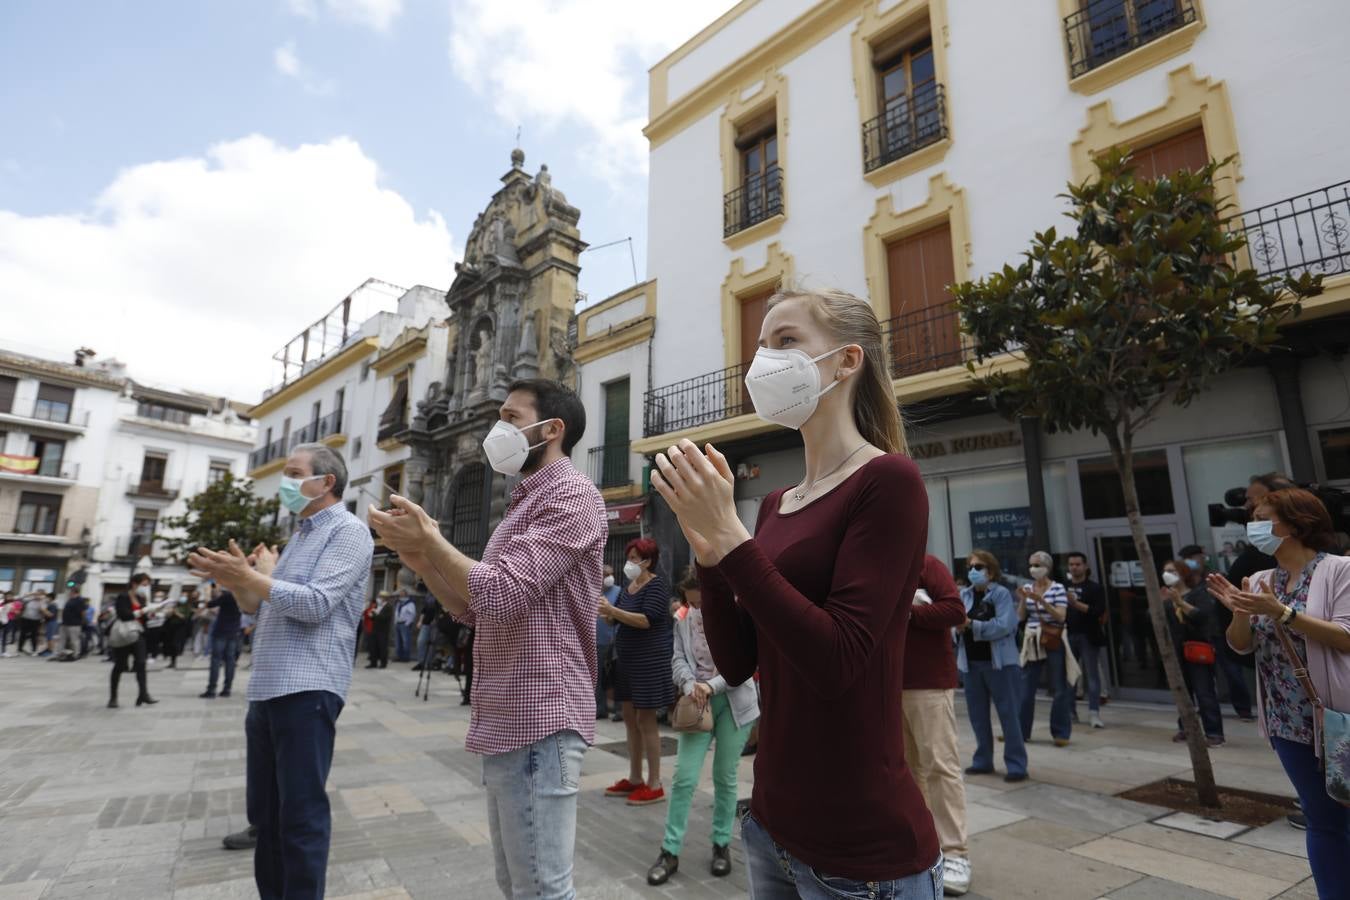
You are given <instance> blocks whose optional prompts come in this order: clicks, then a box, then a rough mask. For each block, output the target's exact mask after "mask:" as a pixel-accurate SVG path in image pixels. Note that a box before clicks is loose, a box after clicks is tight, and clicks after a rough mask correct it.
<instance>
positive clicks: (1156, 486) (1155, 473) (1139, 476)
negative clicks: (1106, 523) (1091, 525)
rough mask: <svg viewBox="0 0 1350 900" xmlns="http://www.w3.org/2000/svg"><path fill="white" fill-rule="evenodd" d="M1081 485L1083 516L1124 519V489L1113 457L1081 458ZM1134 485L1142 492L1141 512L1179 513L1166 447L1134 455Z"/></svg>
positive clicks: (1147, 514)
mask: <svg viewBox="0 0 1350 900" xmlns="http://www.w3.org/2000/svg"><path fill="white" fill-rule="evenodd" d="M1078 486H1079V488H1080V489H1081V491H1082V494H1083V518H1085V519H1123V518H1125V492H1124V490H1122V489H1121V486H1120V476H1119V475H1118V474H1116V464H1115V463H1114V462H1113V461H1112V459H1111V457H1109V456H1098V457H1095V458H1092V459H1083V460H1079V462H1078ZM1134 486H1135V491H1136V492H1137V493H1138V495H1139V512H1140V514H1141V515H1145V516H1167V515H1171V514H1172V513H1174V512H1176V505H1175V504H1174V503H1173V502H1172V476H1171V473H1170V472H1169V470H1168V468H1167V451H1166V450H1143V451H1138V452H1136V453H1135V454H1134Z"/></svg>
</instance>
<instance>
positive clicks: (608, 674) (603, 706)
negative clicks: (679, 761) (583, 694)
mask: <svg viewBox="0 0 1350 900" xmlns="http://www.w3.org/2000/svg"><path fill="white" fill-rule="evenodd" d="M602 584H603V589H602V590H601V592H600V599H601V600H603V601H604V602H605V603H608V604H610V605H611V606H612V605H613V604H614V603H615V602H616V601H617V600H618V599H619V586H618V585H617V584H615V583H614V567H613V566H608V565H607V566H605V580H604V581H603V582H602ZM601 605H602V606H603V604H601ZM616 628H617V625H616V624H615V623H614V621H613V620H611V619H610V618H608V617H607V616H604V615H600V614H597V615H596V617H595V659H596V679H595V719H596V721H597V722H598V721H600V720H601V719H607V718H609V700H610V695H611V694H612V693H613V687H614V675H615V667H616V666H617V662H616V661H615V660H614V658H613V655H614V633H615V629H616ZM615 704H616V705H615V709H614V721H616V722H617V721H620V720H621V719H622V718H623V717H622V715H621V714H620V713H619V710H618V705H617V704H618V701H617V700H616V701H615Z"/></svg>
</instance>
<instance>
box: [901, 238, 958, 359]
mask: <svg viewBox="0 0 1350 900" xmlns="http://www.w3.org/2000/svg"><path fill="white" fill-rule="evenodd" d="M886 266H887V278H888V280H889V285H890V304H891V319H892V320H891V332H890V351H891V366H892V368H893V369H894V372H895V376H896V377H897V378H900V377H903V376H905V375H912V374H914V373H916V372H927V371H932V370H933V369H939V368H943V367H944V366H948V365H956V364H957V363H959V362H960V357H961V337H960V332H959V330H958V323H957V318H956V315H955V313H954V310H953V307H952V299H951V293H950V292H949V286H950V285H951V283H952V282H953V281H955V280H956V270H955V267H954V266H953V264H952V235H951V227H950V226H949V225H948V224H947V223H946V222H944V223H943V224H941V225H939V226H937V227H936V228H930V229H928V230H927V231H922V232H919V233H918V234H913V235H909V236H908V237H904V238H901V239H899V240H897V241H894V242H892V243H890V244H888V245H887V247H886Z"/></svg>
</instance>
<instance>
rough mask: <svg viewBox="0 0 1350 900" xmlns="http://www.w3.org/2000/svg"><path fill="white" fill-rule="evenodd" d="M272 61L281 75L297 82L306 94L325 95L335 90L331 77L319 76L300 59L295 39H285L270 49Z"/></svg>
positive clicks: (334, 83) (329, 94)
mask: <svg viewBox="0 0 1350 900" xmlns="http://www.w3.org/2000/svg"><path fill="white" fill-rule="evenodd" d="M272 62H273V64H274V65H275V66H276V67H277V71H278V72H280V73H281V74H282V75H285V76H286V77H287V78H294V79H295V80H296V81H297V82H299V84H300V87H302V88H303V89H304V91H305V93H307V94H315V95H317V96H320V97H327V96H331V95H332V94H334V93H336V91H337V84H336V82H334V81H333V80H332V79H331V78H320V77H319V76H318V75H317V74H316V73H315V72H314V70H313V69H311V68H310V67H309V66H307V65H305V64H304V63H302V62H301V61H300V56H299V54H298V53H296V50H295V41H287V42H286V43H284V44H282V45H281V46H280V47H278V48H277V49H276V50H274V51H272Z"/></svg>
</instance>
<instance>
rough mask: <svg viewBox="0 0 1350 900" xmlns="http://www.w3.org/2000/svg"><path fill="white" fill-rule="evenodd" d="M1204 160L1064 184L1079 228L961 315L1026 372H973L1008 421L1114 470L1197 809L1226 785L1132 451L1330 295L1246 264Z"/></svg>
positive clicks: (1040, 246) (965, 291) (988, 352)
mask: <svg viewBox="0 0 1350 900" xmlns="http://www.w3.org/2000/svg"><path fill="white" fill-rule="evenodd" d="M1222 165H1223V163H1220V162H1211V163H1210V164H1209V165H1208V166H1206V167H1204V168H1203V169H1201V170H1199V171H1196V172H1178V173H1176V174H1175V175H1171V176H1168V177H1163V178H1158V179H1149V178H1142V177H1136V175H1135V173H1134V170H1133V166H1132V164H1131V163H1130V159H1129V155H1128V152H1127V151H1123V150H1116V151H1112V152H1110V153H1108V154H1106V155H1105V156H1104V157H1103V158H1102V159H1100V160H1099V161H1098V162H1097V170H1098V172H1097V177H1095V178H1092V179H1089V180H1087V181H1085V182H1084V183H1083V184H1080V185H1070V186H1069V193H1068V194H1067V195H1065V196H1066V197H1067V199H1068V200H1069V202H1070V206H1071V209H1070V211H1069V212H1068V213H1067V215H1068V217H1069V218H1070V219H1072V220H1073V222H1074V224H1075V226H1076V228H1075V229H1074V232H1073V234H1072V235H1067V236H1064V237H1061V236H1059V234H1057V233H1056V231H1055V229H1054V228H1050V229H1049V230H1047V231H1045V232H1042V233H1039V234H1037V235H1036V236H1035V237H1034V239H1033V240H1032V242H1031V248H1030V250H1028V251H1027V252H1026V253H1025V259H1024V260H1023V261H1022V263H1021V264H1020V265H1018V266H1016V267H1014V266H1011V265H1005V266H1004V267H1003V269H1002V271H1000V272H996V273H994V274H992V275H990V276H988V277H987V278H985V279H983V280H981V281H979V282H968V283H965V284H961V285H958V286H957V287H956V288H955V289H954V291H955V295H956V305H957V309H958V310H959V312H960V314H961V317H962V321H963V324H964V328H965V330H966V331H967V332H968V334H969V335H970V337H971V339H972V340H973V344H974V351H975V356H976V359H977V360H978V361H980V362H981V363H983V362H984V361H986V360H988V359H990V358H991V357H996V356H1003V355H1011V357H1012V358H1013V359H1014V360H1018V361H1020V362H1021V363H1023V365H1020V366H1007V367H1004V366H1000V367H999V369H998V370H986V371H985V372H984V374H982V375H981V374H979V372H978V370H977V369H976V367H975V364H974V363H970V364H968V368H969V369H970V372H971V374H972V375H973V376H975V380H976V383H977V385H978V386H979V388H980V389H982V390H983V391H985V392H987V393H988V395H989V397H990V399H991V400H992V401H993V402H994V404H995V406H996V407H997V408H998V409H999V410H1000V411H1001V412H1002V413H1004V414H1005V415H1008V416H1036V417H1039V418H1040V419H1041V421H1042V422H1043V423H1044V425H1045V428H1046V429H1047V430H1048V431H1051V432H1054V431H1059V430H1080V429H1084V428H1086V429H1089V430H1090V431H1092V433H1094V434H1099V435H1103V436H1105V438H1106V442H1107V445H1108V446H1109V447H1110V448H1111V458H1112V460H1113V461H1114V463H1115V467H1116V472H1117V473H1118V474H1119V476H1120V483H1121V489H1122V491H1123V493H1124V497H1125V512H1126V515H1127V517H1128V518H1129V522H1130V533H1131V535H1132V536H1133V538H1134V544H1135V548H1136V550H1137V551H1138V554H1139V560H1140V562H1141V564H1142V566H1143V569H1144V577H1145V582H1146V590H1147V593H1148V608H1149V618H1150V619H1151V621H1152V624H1153V633H1154V636H1155V637H1156V638H1157V644H1158V647H1159V648H1160V650H1161V653H1160V655H1161V657H1162V663H1163V671H1164V672H1165V673H1166V676H1167V684H1168V687H1169V688H1170V689H1171V693H1172V697H1173V700H1174V701H1175V702H1176V706H1177V710H1178V712H1179V713H1180V715H1181V720H1182V723H1183V730H1184V731H1185V734H1186V744H1187V747H1188V748H1189V750H1190V756H1191V763H1192V766H1193V769H1194V771H1195V782H1196V787H1197V789H1198V792H1199V799H1200V801H1201V802H1202V803H1203V804H1205V805H1207V806H1218V805H1219V795H1218V789H1217V787H1216V785H1215V782H1214V770H1213V767H1212V765H1211V764H1210V759H1209V750H1208V747H1207V745H1206V743H1205V738H1204V733H1203V732H1202V730H1201V726H1200V722H1199V719H1198V717H1197V715H1196V711H1195V708H1194V706H1193V705H1192V703H1191V700H1190V696H1189V694H1188V693H1187V691H1186V686H1185V681H1184V679H1183V677H1182V672H1181V666H1180V664H1179V663H1178V661H1177V657H1176V653H1175V652H1174V650H1173V646H1172V640H1171V636H1170V634H1169V630H1168V625H1167V620H1166V612H1165V608H1164V606H1163V601H1162V595H1161V591H1160V589H1159V584H1158V568H1157V562H1156V561H1155V560H1154V558H1153V551H1152V549H1151V548H1150V547H1149V543H1148V540H1147V538H1146V536H1145V532H1144V525H1143V522H1142V520H1141V519H1140V514H1139V497H1138V492H1137V491H1136V488H1135V480H1134V465H1133V457H1134V441H1135V437H1136V435H1137V434H1138V433H1139V431H1140V429H1142V428H1143V427H1145V426H1146V425H1147V424H1148V423H1150V422H1151V421H1153V420H1154V418H1155V417H1156V416H1157V415H1158V413H1159V411H1160V410H1161V409H1162V408H1163V406H1164V405H1165V404H1172V405H1175V406H1180V407H1185V406H1187V405H1188V404H1190V402H1191V401H1192V400H1194V399H1195V398H1196V397H1197V396H1198V395H1199V394H1200V393H1201V392H1202V391H1203V390H1205V388H1206V387H1207V386H1208V385H1209V383H1210V382H1211V381H1212V380H1213V379H1214V378H1215V377H1216V376H1218V375H1219V374H1221V373H1223V372H1225V371H1227V370H1229V369H1232V368H1234V367H1236V366H1239V365H1242V364H1243V363H1244V362H1247V361H1249V360H1251V359H1252V358H1253V357H1255V356H1256V355H1258V354H1259V353H1260V352H1261V351H1262V350H1263V349H1265V348H1269V347H1271V346H1272V345H1273V344H1274V343H1275V342H1276V341H1277V340H1278V325H1279V323H1280V322H1281V321H1282V320H1284V319H1286V318H1287V317H1290V316H1296V315H1298V313H1299V312H1300V302H1301V301H1302V300H1304V299H1306V298H1307V297H1310V296H1313V295H1315V294H1317V293H1320V292H1321V279H1320V276H1319V277H1312V276H1310V275H1308V274H1306V273H1304V274H1303V275H1301V276H1300V277H1298V278H1297V279H1295V278H1288V277H1285V278H1279V279H1273V278H1263V277H1262V276H1261V275H1259V274H1258V273H1257V272H1255V271H1254V270H1252V269H1251V268H1250V266H1248V265H1246V264H1245V262H1243V257H1244V254H1243V253H1242V251H1243V248H1244V247H1245V243H1246V241H1245V237H1244V236H1243V234H1242V233H1241V231H1240V229H1236V228H1234V227H1233V223H1231V222H1229V221H1227V216H1228V211H1229V209H1231V205H1230V204H1228V203H1226V202H1223V201H1221V200H1219V199H1218V193H1217V191H1216V190H1215V183H1214V182H1215V172H1216V171H1218V170H1219V169H1220V168H1221V167H1222Z"/></svg>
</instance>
